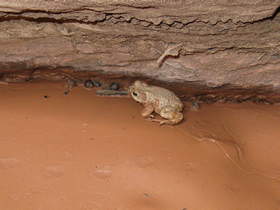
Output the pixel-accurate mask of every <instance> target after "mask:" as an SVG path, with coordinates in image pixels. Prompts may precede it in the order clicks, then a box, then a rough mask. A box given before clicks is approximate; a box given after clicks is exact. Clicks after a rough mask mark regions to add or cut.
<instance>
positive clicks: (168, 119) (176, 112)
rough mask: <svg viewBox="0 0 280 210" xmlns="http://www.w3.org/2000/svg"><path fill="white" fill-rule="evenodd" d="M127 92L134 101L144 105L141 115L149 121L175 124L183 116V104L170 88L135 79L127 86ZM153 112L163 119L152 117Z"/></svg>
mask: <svg viewBox="0 0 280 210" xmlns="http://www.w3.org/2000/svg"><path fill="white" fill-rule="evenodd" d="M129 92H130V94H131V96H132V98H133V99H134V100H135V101H137V102H139V103H141V104H143V105H144V107H145V108H144V109H143V111H142V116H143V117H147V118H148V119H149V120H151V121H154V122H159V123H160V125H162V124H169V125H175V124H178V123H179V122H181V121H182V120H183V118H184V115H183V113H182V111H183V107H184V105H183V103H182V102H181V100H180V99H179V98H178V97H177V96H176V95H175V94H174V93H173V92H171V91H170V90H167V89H165V88H162V87H157V86H152V85H148V84H147V83H145V82H142V81H138V80H137V81H135V82H134V83H133V84H132V85H131V86H130V87H129ZM153 112H156V113H158V114H159V115H160V116H161V117H163V118H165V119H161V120H158V119H153V115H152V113H153Z"/></svg>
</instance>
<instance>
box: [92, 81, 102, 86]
mask: <svg viewBox="0 0 280 210" xmlns="http://www.w3.org/2000/svg"><path fill="white" fill-rule="evenodd" d="M92 83H93V85H94V86H95V87H101V83H100V82H98V81H95V80H92Z"/></svg>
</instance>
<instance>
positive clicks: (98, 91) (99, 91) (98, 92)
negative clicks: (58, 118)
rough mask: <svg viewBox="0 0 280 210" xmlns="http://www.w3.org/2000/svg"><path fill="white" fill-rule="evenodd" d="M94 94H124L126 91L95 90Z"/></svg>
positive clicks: (126, 93)
mask: <svg viewBox="0 0 280 210" xmlns="http://www.w3.org/2000/svg"><path fill="white" fill-rule="evenodd" d="M96 95H98V96H126V95H128V91H126V90H97V91H96Z"/></svg>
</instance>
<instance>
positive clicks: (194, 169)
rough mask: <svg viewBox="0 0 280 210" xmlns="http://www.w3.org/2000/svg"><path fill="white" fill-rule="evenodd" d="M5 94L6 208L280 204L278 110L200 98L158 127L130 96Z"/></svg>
mask: <svg viewBox="0 0 280 210" xmlns="http://www.w3.org/2000/svg"><path fill="white" fill-rule="evenodd" d="M0 92H1V94H0V100H1V103H0V115H1V135H0V145H1V146H0V209H3V210H18V209H22V210H50V209H52V210H66V209H67V210H225V209H226V210H237V209H238V210H243V209H244V210H245V209H246V210H247V209H249V210H251V209H254V210H267V209H269V210H276V209H280V197H279V196H280V192H279V191H280V190H279V189H280V188H279V187H280V161H279V160H280V156H279V150H280V141H279V140H280V131H279V119H280V107H277V106H271V105H263V106H262V105H254V104H235V105H233V104H227V105H225V104H215V105H202V108H201V109H200V110H199V111H196V112H195V111H189V112H188V111H187V109H186V112H185V116H186V120H185V121H184V122H183V123H182V124H180V125H178V126H174V127H170V126H162V127H160V126H159V125H158V124H156V123H153V122H149V121H146V120H144V119H143V118H142V117H141V116H140V111H141V109H142V106H141V105H140V104H138V103H135V102H134V101H133V100H132V99H130V98H104V97H96V96H95V93H94V91H87V90H84V89H82V88H76V89H74V90H73V91H72V92H71V94H70V95H68V96H64V95H63V84H60V83H26V84H16V85H7V86H5V85H1V86H0ZM278 177H279V178H278Z"/></svg>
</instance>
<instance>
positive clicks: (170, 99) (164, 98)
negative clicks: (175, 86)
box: [146, 86, 183, 111]
mask: <svg viewBox="0 0 280 210" xmlns="http://www.w3.org/2000/svg"><path fill="white" fill-rule="evenodd" d="M146 96H147V101H148V102H149V103H152V104H153V105H154V106H156V107H155V108H157V109H161V108H163V107H165V106H172V107H174V108H175V109H176V110H178V111H181V110H182V109H183V104H182V102H181V100H180V99H179V98H178V97H177V96H176V95H175V94H174V93H173V92H171V91H170V90H167V89H165V88H161V87H156V86H149V87H146Z"/></svg>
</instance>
